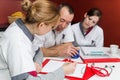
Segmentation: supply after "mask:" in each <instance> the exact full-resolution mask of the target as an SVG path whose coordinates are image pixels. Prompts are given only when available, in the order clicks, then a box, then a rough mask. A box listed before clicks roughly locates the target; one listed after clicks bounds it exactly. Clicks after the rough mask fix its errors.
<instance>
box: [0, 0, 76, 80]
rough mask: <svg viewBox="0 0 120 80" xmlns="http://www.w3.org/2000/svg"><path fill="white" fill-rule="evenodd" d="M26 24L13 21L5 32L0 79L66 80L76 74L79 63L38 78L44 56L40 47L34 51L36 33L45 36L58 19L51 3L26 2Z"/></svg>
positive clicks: (2, 42) (0, 60)
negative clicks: (67, 76)
mask: <svg viewBox="0 0 120 80" xmlns="http://www.w3.org/2000/svg"><path fill="white" fill-rule="evenodd" d="M22 9H23V10H24V11H26V13H27V14H26V18H25V21H22V20H21V19H18V20H16V21H15V22H13V23H12V24H11V25H10V26H9V27H8V28H7V30H6V31H5V32H4V34H3V37H2V40H1V42H0V78H1V79H2V80H63V79H64V76H65V75H66V74H70V73H73V71H74V70H75V66H76V63H68V64H65V65H63V66H62V67H60V68H59V69H57V70H56V71H54V72H51V73H48V74H43V75H41V76H37V73H39V72H40V71H41V63H42V59H43V54H42V52H41V50H40V48H36V49H33V47H32V41H33V39H34V37H33V34H38V35H44V34H45V33H47V32H49V31H50V30H52V28H54V27H53V26H55V25H56V23H57V22H58V20H59V13H58V11H57V9H56V7H55V6H54V5H53V4H52V3H51V2H50V1H48V0H36V1H34V2H33V3H31V2H30V1H29V0H24V1H23V3H22Z"/></svg>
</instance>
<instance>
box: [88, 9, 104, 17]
mask: <svg viewBox="0 0 120 80" xmlns="http://www.w3.org/2000/svg"><path fill="white" fill-rule="evenodd" d="M87 15H88V16H98V17H101V16H102V12H101V10H100V9H98V8H91V9H90V10H88V11H87Z"/></svg>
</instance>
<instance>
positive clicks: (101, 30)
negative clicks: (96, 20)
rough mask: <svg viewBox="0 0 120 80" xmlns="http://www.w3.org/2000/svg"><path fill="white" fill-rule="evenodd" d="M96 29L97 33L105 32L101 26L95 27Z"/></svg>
mask: <svg viewBox="0 0 120 80" xmlns="http://www.w3.org/2000/svg"><path fill="white" fill-rule="evenodd" d="M95 29H96V31H98V32H103V29H102V28H101V27H100V26H99V25H96V26H95Z"/></svg>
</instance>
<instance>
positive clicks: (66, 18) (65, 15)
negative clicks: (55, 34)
mask: <svg viewBox="0 0 120 80" xmlns="http://www.w3.org/2000/svg"><path fill="white" fill-rule="evenodd" d="M73 18H74V14H70V13H69V11H68V8H66V7H63V8H62V9H61V10H60V21H59V23H58V24H57V28H56V30H57V31H62V30H63V29H65V28H66V27H67V26H68V25H69V23H71V21H72V20H73Z"/></svg>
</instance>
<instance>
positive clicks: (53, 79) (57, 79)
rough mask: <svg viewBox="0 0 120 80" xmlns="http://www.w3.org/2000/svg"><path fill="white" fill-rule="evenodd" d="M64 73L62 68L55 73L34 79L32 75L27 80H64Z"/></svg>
mask: <svg viewBox="0 0 120 80" xmlns="http://www.w3.org/2000/svg"><path fill="white" fill-rule="evenodd" d="M64 76H65V74H64V72H63V69H62V68H59V69H57V70H56V71H54V72H50V73H48V74H42V75H40V76H38V77H33V76H31V75H29V76H28V78H27V79H26V80H64Z"/></svg>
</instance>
